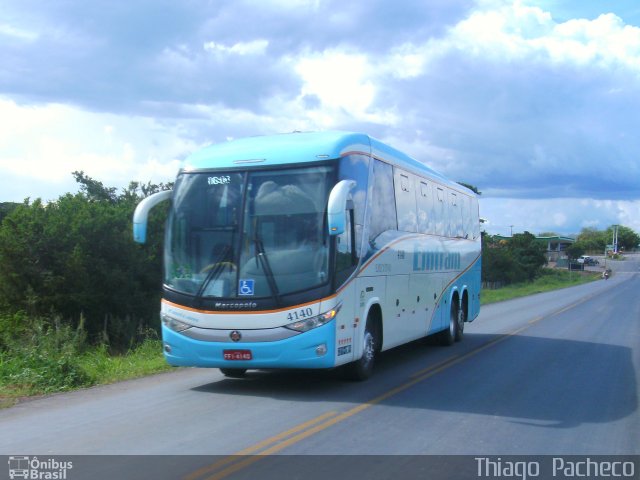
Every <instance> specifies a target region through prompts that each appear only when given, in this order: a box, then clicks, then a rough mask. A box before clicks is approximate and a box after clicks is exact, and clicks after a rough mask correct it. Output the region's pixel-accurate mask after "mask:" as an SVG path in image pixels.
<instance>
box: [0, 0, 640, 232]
mask: <svg viewBox="0 0 640 480" xmlns="http://www.w3.org/2000/svg"><path fill="white" fill-rule="evenodd" d="M0 12H1V13H0V59H1V62H0V201H14V202H22V201H24V199H25V198H30V199H31V200H33V199H35V198H42V199H43V200H44V201H52V200H55V199H57V198H58V197H59V196H61V195H63V194H65V193H67V192H76V191H77V190H78V186H77V184H76V183H75V180H74V178H73V176H72V172H73V171H76V170H82V171H84V172H85V173H86V174H87V175H89V176H91V177H93V178H95V179H97V180H99V181H101V182H103V183H104V184H105V185H106V186H114V187H118V188H124V187H125V186H127V185H128V184H129V182H130V181H132V180H136V181H140V182H145V183H146V182H148V181H151V182H168V181H172V180H173V179H174V177H175V175H176V173H177V171H178V169H179V168H180V163H181V160H183V159H184V158H185V157H186V156H188V155H189V154H190V153H192V152H194V151H196V150H198V149H200V148H202V147H204V146H206V145H209V144H212V143H220V142H226V141H228V140H230V139H233V138H240V137H245V136H254V135H266V134H273V133H283V132H291V131H294V130H334V129H337V130H348V131H357V132H363V133H367V134H369V135H371V136H373V137H376V138H378V139H379V140H382V141H384V142H386V143H388V144H390V145H392V146H394V147H396V148H398V149H400V150H403V151H404V152H406V153H408V154H409V155H411V156H412V157H414V158H416V159H418V160H420V161H422V162H424V163H426V164H427V165H429V166H430V167H432V168H434V169H436V170H438V171H440V172H441V173H443V174H445V175H446V176H448V177H450V178H451V179H453V180H456V181H461V182H465V183H468V184H472V185H475V186H476V187H477V188H478V189H479V190H480V191H481V192H482V195H481V196H480V215H481V216H482V217H483V218H484V219H486V223H485V229H486V230H487V231H488V232H489V233H493V234H510V233H512V232H513V233H519V232H523V231H529V232H532V233H534V234H541V233H548V232H554V233H556V234H560V235H573V234H577V233H579V232H580V231H581V230H582V229H583V228H587V227H590V228H596V229H605V228H607V227H608V226H609V225H612V224H620V225H625V226H627V227H630V228H632V229H634V230H635V231H636V232H640V134H639V130H640V2H638V0H616V1H599V0H589V1H584V0H557V1H552V0H541V1H534V0H520V1H513V0H510V1H506V0H476V1H473V0H395V1H393V2H392V1H390V0H367V1H363V0H358V1H349V0H255V1H249V0H208V1H207V0H201V1H196V0H182V1H180V2H176V1H173V0H130V1H129V2H121V1H114V0H108V1H106V0H93V1H91V2H86V1H82V0H59V1H55V2H42V1H36V0H20V1H14V0H0Z"/></svg>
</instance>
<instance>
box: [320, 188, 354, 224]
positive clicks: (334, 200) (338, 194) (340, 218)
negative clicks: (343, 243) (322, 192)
mask: <svg viewBox="0 0 640 480" xmlns="http://www.w3.org/2000/svg"><path fill="white" fill-rule="evenodd" d="M355 186H356V182H355V181H353V180H340V181H339V182H338V183H337V184H336V186H335V187H333V189H332V190H331V193H330V194H329V204H328V207H327V225H328V227H329V235H340V234H341V233H343V232H344V226H345V223H346V218H345V215H346V212H345V210H346V208H347V199H348V197H349V192H350V191H351V190H352V189H353V188H354V187H355Z"/></svg>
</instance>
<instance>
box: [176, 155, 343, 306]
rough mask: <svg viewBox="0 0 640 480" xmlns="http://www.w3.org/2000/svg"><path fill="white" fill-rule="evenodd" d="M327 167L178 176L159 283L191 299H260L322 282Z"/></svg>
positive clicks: (328, 181) (325, 258) (329, 172)
mask: <svg viewBox="0 0 640 480" xmlns="http://www.w3.org/2000/svg"><path fill="white" fill-rule="evenodd" d="M333 183H334V174H333V168H332V167H331V166H314V167H306V168H289V169H278V170H256V171H247V172H238V171H233V172H215V173H212V172H198V173H182V174H181V175H180V176H179V177H178V179H177V181H176V184H175V188H174V197H173V204H172V207H171V211H170V214H169V225H168V228H167V238H166V241H165V285H166V286H167V287H168V288H170V289H172V290H175V291H177V292H180V293H185V294H189V295H193V296H195V297H215V298H226V299H229V298H244V299H248V298H261V297H274V298H276V300H277V299H278V298H279V297H280V296H281V295H286V294H289V293H293V292H298V291H302V290H307V289H310V288H315V287H318V286H320V285H323V284H325V283H326V282H327V281H328V275H329V272H328V268H329V261H328V260H329V238H328V233H327V228H326V213H325V212H326V205H327V198H328V195H329V191H330V189H331V187H332V185H333Z"/></svg>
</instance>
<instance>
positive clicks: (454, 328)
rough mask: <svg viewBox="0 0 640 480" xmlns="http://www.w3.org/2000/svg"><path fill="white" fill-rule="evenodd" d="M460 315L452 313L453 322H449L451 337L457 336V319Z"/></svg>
mask: <svg viewBox="0 0 640 480" xmlns="http://www.w3.org/2000/svg"><path fill="white" fill-rule="evenodd" d="M457 317H458V314H457V313H455V312H452V313H451V321H450V322H449V333H450V334H451V336H452V337H453V336H455V334H456V322H457V319H456V318H457Z"/></svg>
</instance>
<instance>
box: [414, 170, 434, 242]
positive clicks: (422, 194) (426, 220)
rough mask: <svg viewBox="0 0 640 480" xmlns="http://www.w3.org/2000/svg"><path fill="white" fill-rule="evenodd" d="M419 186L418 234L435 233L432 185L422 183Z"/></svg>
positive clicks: (417, 195)
mask: <svg viewBox="0 0 640 480" xmlns="http://www.w3.org/2000/svg"><path fill="white" fill-rule="evenodd" d="M419 185H420V186H419V188H417V189H416V203H417V204H418V232H420V233H434V224H433V217H434V213H433V211H432V210H433V200H432V198H431V184H430V183H426V182H424V181H420V184H419Z"/></svg>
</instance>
